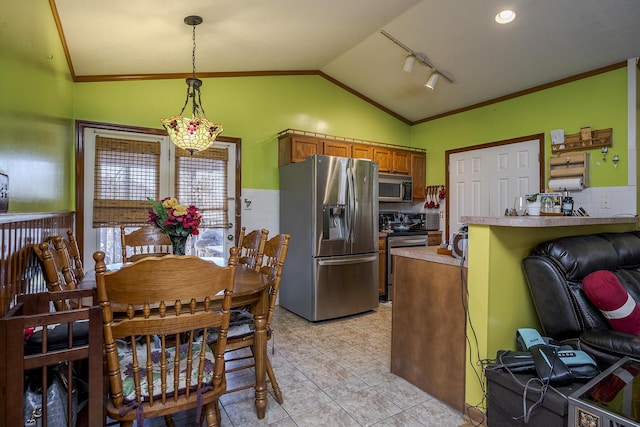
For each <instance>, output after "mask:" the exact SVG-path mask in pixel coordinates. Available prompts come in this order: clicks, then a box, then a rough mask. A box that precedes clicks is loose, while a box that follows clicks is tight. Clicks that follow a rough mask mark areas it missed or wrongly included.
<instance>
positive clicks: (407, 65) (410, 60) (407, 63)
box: [402, 55, 416, 73]
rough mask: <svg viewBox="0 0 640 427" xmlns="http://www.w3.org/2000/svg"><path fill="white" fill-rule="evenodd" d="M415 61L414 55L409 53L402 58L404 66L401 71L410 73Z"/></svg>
mask: <svg viewBox="0 0 640 427" xmlns="http://www.w3.org/2000/svg"><path fill="white" fill-rule="evenodd" d="M415 62H416V57H415V56H414V55H409V56H407V57H406V58H405V59H404V66H403V67H402V71H404V72H405V73H410V72H411V71H413V64H415Z"/></svg>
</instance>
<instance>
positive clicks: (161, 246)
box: [120, 225, 172, 262]
mask: <svg viewBox="0 0 640 427" xmlns="http://www.w3.org/2000/svg"><path fill="white" fill-rule="evenodd" d="M120 241H121V243H122V262H134V261H138V260H141V259H142V258H146V257H159V256H164V255H168V254H170V253H171V252H172V250H171V240H170V239H169V236H167V235H166V234H164V233H163V232H161V231H160V229H159V228H158V227H156V226H153V225H145V226H142V227H140V228H138V229H137V230H134V231H132V232H131V233H127V232H126V228H125V227H124V226H121V227H120Z"/></svg>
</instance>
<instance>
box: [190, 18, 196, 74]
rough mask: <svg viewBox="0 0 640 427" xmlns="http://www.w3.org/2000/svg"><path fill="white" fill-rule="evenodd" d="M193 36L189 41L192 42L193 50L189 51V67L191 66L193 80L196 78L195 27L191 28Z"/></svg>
mask: <svg viewBox="0 0 640 427" xmlns="http://www.w3.org/2000/svg"><path fill="white" fill-rule="evenodd" d="M192 34H193V35H192V36H191V39H192V40H193V50H192V51H191V65H192V66H193V78H194V79H195V78H196V26H195V25H194V26H193V33H192Z"/></svg>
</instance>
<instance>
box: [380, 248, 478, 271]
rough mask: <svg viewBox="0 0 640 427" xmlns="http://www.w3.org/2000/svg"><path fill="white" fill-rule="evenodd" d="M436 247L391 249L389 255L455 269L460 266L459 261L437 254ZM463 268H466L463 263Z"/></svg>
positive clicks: (449, 256)
mask: <svg viewBox="0 0 640 427" xmlns="http://www.w3.org/2000/svg"><path fill="white" fill-rule="evenodd" d="M437 250H438V247H437V246H415V247H408V248H393V249H391V255H396V256H403V257H406V258H412V259H418V260H422V261H429V262H435V263H438V264H446V265H453V266H455V267H459V266H460V260H459V259H458V258H454V257H452V256H451V255H442V254H439V253H437ZM464 266H465V267H466V266H467V262H466V261H465V264H464Z"/></svg>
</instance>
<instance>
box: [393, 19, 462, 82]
mask: <svg viewBox="0 0 640 427" xmlns="http://www.w3.org/2000/svg"><path fill="white" fill-rule="evenodd" d="M380 33H381V34H382V35H383V36H385V37H387V38H388V39H389V40H391V41H392V42H394V43H395V44H397V45H398V46H400V47H401V48H403V49H404V50H406V51H407V52H409V55H408V56H407V57H406V58H405V59H404V66H403V67H402V71H404V72H405V73H410V72H411V71H413V64H415V62H416V60H417V61H418V62H420V63H422V64H424V65H426V66H427V67H429V68H431V70H432V72H431V75H430V76H429V80H428V81H427V84H425V86H426V87H428V88H429V89H433V88H435V86H436V83H437V82H438V79H439V78H440V76H442V77H444V78H445V79H447V80H448V81H449V82H450V83H453V78H452V77H450V76H449V75H447V74H446V73H444V72H443V71H440V70H439V69H438V68H436V66H435V65H433V64H432V63H431V62H430V61H429V60H428V59H427V56H426V55H425V54H424V53H422V52H416V51H414V50H413V49H411V48H409V47H408V46H407V45H405V44H404V43H402V42H401V41H400V40H398V39H396V38H395V37H393V36H392V35H391V34H389V33H387V32H386V31H385V30H380Z"/></svg>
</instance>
